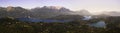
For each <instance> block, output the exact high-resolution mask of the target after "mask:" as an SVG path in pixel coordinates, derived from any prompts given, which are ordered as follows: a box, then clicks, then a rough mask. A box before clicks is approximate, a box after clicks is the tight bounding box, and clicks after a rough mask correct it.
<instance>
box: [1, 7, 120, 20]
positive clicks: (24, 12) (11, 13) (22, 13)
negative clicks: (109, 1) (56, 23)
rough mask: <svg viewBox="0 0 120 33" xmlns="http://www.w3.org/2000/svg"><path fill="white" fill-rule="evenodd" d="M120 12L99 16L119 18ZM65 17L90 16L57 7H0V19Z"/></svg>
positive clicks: (85, 11) (83, 12) (104, 13)
mask: <svg viewBox="0 0 120 33" xmlns="http://www.w3.org/2000/svg"><path fill="white" fill-rule="evenodd" d="M119 14H120V12H103V13H101V14H100V15H99V16H102V15H105V16H106V15H107V16H120V15H119ZM65 15H73V16H74V15H80V16H92V15H93V14H91V13H90V12H89V11H88V10H85V9H83V10H80V11H72V10H70V9H67V8H65V7H57V6H43V7H36V8H32V9H25V8H22V7H12V6H8V7H0V17H14V18H20V17H27V18H40V19H46V18H54V17H58V16H65Z"/></svg>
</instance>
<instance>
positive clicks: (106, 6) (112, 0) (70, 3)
mask: <svg viewBox="0 0 120 33" xmlns="http://www.w3.org/2000/svg"><path fill="white" fill-rule="evenodd" d="M0 6H1V7H7V6H21V7H23V8H35V7H42V6H62V7H66V8H68V9H70V10H74V11H79V10H81V9H86V10H88V11H90V12H93V13H96V12H101V11H120V0H0Z"/></svg>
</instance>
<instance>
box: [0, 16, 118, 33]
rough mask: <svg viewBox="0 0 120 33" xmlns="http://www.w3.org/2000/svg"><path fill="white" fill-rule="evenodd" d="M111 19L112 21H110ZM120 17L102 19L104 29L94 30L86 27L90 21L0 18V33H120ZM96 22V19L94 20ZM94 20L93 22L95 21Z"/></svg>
mask: <svg viewBox="0 0 120 33" xmlns="http://www.w3.org/2000/svg"><path fill="white" fill-rule="evenodd" d="M111 19H112V20H111ZM119 19H120V17H108V18H107V19H103V20H104V21H106V23H107V27H106V28H96V27H90V26H88V25H86V24H87V23H86V22H91V23H93V22H92V20H90V21H81V20H76V21H71V22H66V23H60V22H54V23H45V22H21V21H18V20H15V19H14V18H8V17H6V18H0V33H120V21H119ZM95 20H96V21H97V19H95ZM95 20H94V21H95Z"/></svg>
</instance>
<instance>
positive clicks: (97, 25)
mask: <svg viewBox="0 0 120 33" xmlns="http://www.w3.org/2000/svg"><path fill="white" fill-rule="evenodd" d="M89 26H93V27H99V28H105V27H106V23H105V22H104V21H98V22H97V23H92V24H89Z"/></svg>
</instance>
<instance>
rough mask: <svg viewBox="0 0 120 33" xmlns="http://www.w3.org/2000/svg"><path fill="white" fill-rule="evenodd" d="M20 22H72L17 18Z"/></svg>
mask: <svg viewBox="0 0 120 33" xmlns="http://www.w3.org/2000/svg"><path fill="white" fill-rule="evenodd" d="M17 20H19V21H27V22H70V21H72V20H53V19H37V18H17Z"/></svg>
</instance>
